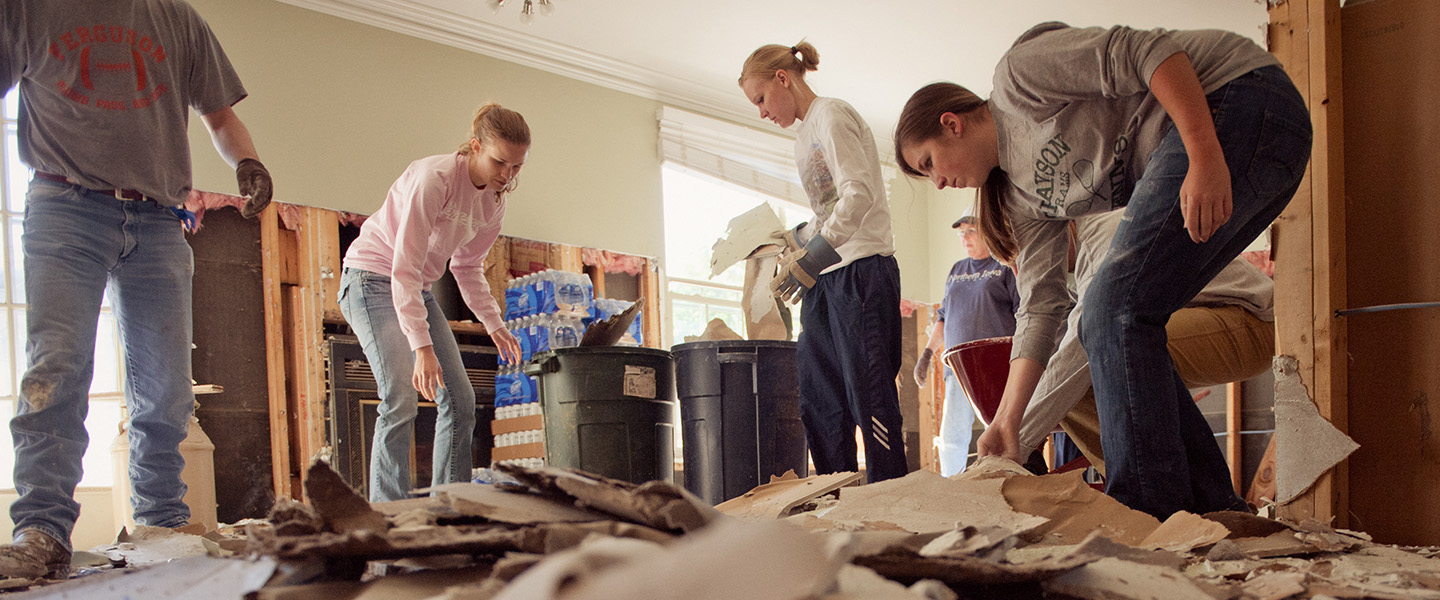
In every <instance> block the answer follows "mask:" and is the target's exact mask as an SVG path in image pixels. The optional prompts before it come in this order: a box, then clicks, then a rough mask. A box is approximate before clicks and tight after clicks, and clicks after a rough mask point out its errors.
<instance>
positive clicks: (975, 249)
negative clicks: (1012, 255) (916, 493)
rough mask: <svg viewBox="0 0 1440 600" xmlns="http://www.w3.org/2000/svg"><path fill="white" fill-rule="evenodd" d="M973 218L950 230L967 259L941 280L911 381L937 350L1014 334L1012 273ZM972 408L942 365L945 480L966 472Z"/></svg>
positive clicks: (924, 374) (924, 375) (923, 375)
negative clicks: (942, 286)
mask: <svg viewBox="0 0 1440 600" xmlns="http://www.w3.org/2000/svg"><path fill="white" fill-rule="evenodd" d="M977 225H978V222H977V220H976V219H975V217H968V216H967V217H961V218H960V220H959V221H956V222H955V224H954V225H953V227H954V228H955V230H956V231H957V232H959V234H960V239H961V240H962V241H963V242H964V244H965V254H966V255H967V258H964V259H961V260H959V261H957V262H956V263H955V266H953V267H951V268H950V276H949V277H948V278H946V280H945V300H944V301H943V302H942V303H941V304H940V311H939V312H938V313H936V317H937V318H936V323H935V326H934V327H933V328H931V330H930V341H929V343H927V344H925V349H924V350H923V351H921V353H920V359H919V360H917V361H915V383H917V384H920V385H922V386H923V385H925V380H926V379H928V378H929V375H930V365H931V363H932V362H933V361H934V359H935V352H936V351H938V350H940V349H942V348H948V347H952V346H957V345H960V344H963V343H965V342H969V341H974V340H983V339H986V338H992V337H1003V336H1008V335H1015V310H1016V309H1017V308H1018V307H1019V306H1020V291H1019V288H1017V287H1016V285H1015V272H1014V271H1012V270H1010V267H1007V266H1005V265H1003V264H1001V263H1000V261H997V260H995V257H993V256H990V247H989V246H986V245H985V240H983V239H981V238H980V232H979V229H978V227H977ZM974 422H975V409H974V408H973V407H972V406H971V405H970V399H969V398H966V397H965V390H963V389H961V388H960V380H959V379H958V378H957V377H956V376H955V371H952V370H951V369H950V367H949V366H948V365H947V366H946V367H945V410H944V416H943V417H941V419H940V474H941V475H944V476H946V477H949V476H951V475H954V474H956V473H960V472H962V471H964V470H965V464H966V460H967V459H968V458H969V455H970V434H971V428H972V427H973V425H974Z"/></svg>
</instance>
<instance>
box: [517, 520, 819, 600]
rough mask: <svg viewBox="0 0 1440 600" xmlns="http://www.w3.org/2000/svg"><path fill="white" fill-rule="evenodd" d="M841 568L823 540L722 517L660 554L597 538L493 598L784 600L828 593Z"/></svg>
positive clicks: (632, 543) (641, 544)
mask: <svg viewBox="0 0 1440 600" xmlns="http://www.w3.org/2000/svg"><path fill="white" fill-rule="evenodd" d="M838 567H839V565H837V564H834V563H832V562H831V561H830V560H829V558H828V557H827V556H826V554H825V548H824V544H823V540H822V538H820V537H818V536H814V535H811V534H808V533H806V532H804V531H801V530H799V529H797V528H795V527H792V526H790V525H787V524H785V523H781V522H778V521H760V522H751V521H734V520H725V521H721V522H719V523H716V524H715V525H714V526H713V527H709V528H706V529H705V530H704V531H701V532H699V533H696V534H694V535H690V536H687V537H686V538H684V539H683V540H680V541H678V542H676V543H675V544H674V545H672V546H670V547H668V548H666V549H663V550H662V549H661V548H660V547H659V546H655V545H653V544H646V543H644V542H638V541H634V540H617V539H613V538H611V539H603V538H602V539H595V540H588V541H586V542H585V543H583V544H581V546H580V547H578V548H576V549H573V550H571V551H567V552H565V553H561V554H557V555H555V556H553V557H551V558H550V559H547V560H545V561H543V562H541V563H540V564H538V565H536V566H535V567H534V568H532V569H530V570H529V571H527V572H525V574H523V575H521V576H520V577H518V578H516V579H515V581H514V582H512V583H511V585H510V586H509V587H508V588H506V589H505V590H504V592H502V593H501V594H500V595H499V596H497V597H496V599H495V600H510V599H522V598H523V599H526V600H545V599H549V598H557V597H560V592H561V590H562V588H563V592H564V593H563V597H564V598H565V599H566V600H612V599H613V600H630V599H633V598H686V599H687V600H712V599H713V600H721V599H727V600H728V599H731V598H747V599H756V600H789V599H792V598H806V597H811V596H813V595H815V594H817V593H819V592H822V591H824V590H826V589H828V588H829V587H830V586H831V585H832V584H833V583H834V579H835V572H836V570H837V569H838Z"/></svg>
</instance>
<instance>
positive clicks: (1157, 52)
mask: <svg viewBox="0 0 1440 600" xmlns="http://www.w3.org/2000/svg"><path fill="white" fill-rule="evenodd" d="M1310 142H1311V131H1310V118H1309V115H1308V113H1307V111H1306V107H1305V101H1304V99H1303V98H1302V97H1301V96H1300V94H1299V92H1298V91H1297V90H1296V89H1295V86H1294V84H1293V83H1291V82H1290V79H1289V77H1288V76H1287V75H1286V74H1285V72H1284V71H1283V70H1282V69H1281V68H1280V67H1279V64H1278V63H1277V61H1276V60H1275V58H1274V57H1273V56H1270V54H1268V53H1267V52H1265V50H1264V49H1262V48H1260V47H1259V46H1257V45H1255V43H1254V42H1251V41H1250V40H1247V39H1245V38H1243V37H1241V36H1239V35H1236V34H1233V33H1229V32H1223V31H1214V30H1202V31H1166V30H1153V31H1140V30H1135V29H1131V28H1128V27H1113V28H1109V29H1104V28H1087V29H1076V28H1071V27H1069V26H1066V25H1064V24H1062V23H1044V24H1041V25H1038V26H1036V27H1034V28H1031V29H1030V30H1029V31H1027V32H1025V33H1024V34H1023V35H1021V37H1020V38H1019V39H1018V40H1017V41H1016V42H1015V44H1014V45H1013V46H1012V47H1011V48H1010V50H1009V51H1007V52H1006V54H1005V55H1004V57H1002V58H1001V61H1000V64H999V65H998V66H997V67H996V69H995V79H994V91H993V93H992V95H991V97H990V99H988V100H985V99H981V98H979V97H978V96H976V95H975V94H973V93H971V92H970V91H969V90H966V89H964V88H962V87H960V86H958V85H955V84H946V83H940V84H931V85H929V86H926V87H924V88H921V90H920V91H918V92H916V93H915V94H914V95H913V96H911V98H910V100H909V102H907V104H906V107H905V110H904V111H903V113H902V115H901V118H900V123H899V125H898V126H897V128H896V135H895V150H896V157H897V160H899V162H900V163H901V168H902V169H904V170H905V171H906V172H907V173H909V174H911V175H914V176H917V177H929V178H930V179H931V180H932V181H934V182H935V184H936V185H937V186H938V187H941V188H944V187H952V186H953V187H973V188H979V189H980V191H981V194H980V195H981V202H980V209H981V210H980V217H981V228H982V231H983V232H984V233H985V237H986V239H987V241H988V242H989V243H990V247H991V250H992V251H993V252H994V253H995V254H996V255H997V256H1000V257H1002V258H1006V259H1013V260H1014V261H1015V263H1016V269H1015V270H1016V274H1017V276H1018V277H1019V283H1020V297H1021V310H1020V313H1019V316H1018V318H1017V322H1018V326H1017V330H1016V340H1015V342H1016V343H1015V349H1014V352H1013V354H1012V360H1011V368H1010V378H1009V380H1008V382H1007V385H1006V390H1005V393H1004V396H1003V397H1002V400H1001V411H1002V413H1006V414H1008V413H1010V412H1013V411H1019V412H1023V411H1024V408H1025V403H1026V402H1027V401H1028V400H1029V398H1030V396H1031V394H1032V392H1033V391H1034V389H1035V385H1036V383H1037V382H1038V380H1039V379H1040V375H1041V373H1042V372H1043V371H1044V368H1045V364H1046V360H1047V359H1048V358H1049V356H1050V354H1051V353H1052V352H1053V351H1054V349H1055V341H1056V340H1055V338H1056V332H1057V330H1058V326H1059V325H1060V323H1061V321H1062V320H1063V319H1064V318H1065V314H1066V311H1067V310H1068V309H1069V299H1068V291H1067V290H1066V287H1065V279H1064V275H1065V263H1066V260H1065V254H1066V248H1067V247H1068V244H1067V240H1066V235H1065V229H1066V226H1067V225H1066V221H1068V220H1072V219H1075V218H1078V217H1081V216H1084V215H1087V214H1093V213H1099V212H1105V211H1110V210H1116V209H1123V210H1124V211H1125V216H1124V220H1123V221H1122V223H1121V225H1120V227H1119V230H1118V231H1117V232H1116V234H1115V240H1114V242H1113V244H1112V246H1111V250H1110V253H1109V255H1108V256H1107V257H1106V259H1105V261H1104V262H1103V264H1101V265H1100V266H1099V268H1098V269H1097V271H1096V274H1095V278H1094V280H1093V281H1092V283H1091V284H1090V287H1089V289H1088V290H1087V292H1086V297H1085V299H1084V302H1085V313H1084V314H1083V315H1082V316H1081V318H1080V321H1079V335H1080V341H1081V344H1082V345H1083V346H1084V348H1085V351H1086V353H1087V355H1088V358H1089V362H1090V374H1091V378H1092V380H1093V385H1094V388H1095V397H1096V402H1097V404H1098V405H1099V411H1100V421H1101V425H1102V427H1101V437H1102V440H1103V443H1104V447H1105V452H1106V459H1107V462H1108V465H1107V466H1108V472H1107V478H1106V492H1107V493H1109V494H1110V495H1112V496H1114V497H1115V498H1116V499H1118V500H1120V501H1121V502H1123V503H1125V504H1126V505H1128V506H1130V507H1131V508H1135V509H1138V510H1142V511H1145V512H1147V513H1150V514H1152V515H1154V516H1156V517H1158V518H1161V519H1164V518H1166V517H1169V516H1170V515H1171V514H1172V513H1174V512H1176V511H1179V510H1188V511H1190V512H1195V513H1204V512H1210V511H1214V510H1226V509H1236V508H1244V507H1245V504H1244V502H1243V501H1242V500H1240V499H1239V498H1238V497H1236V496H1235V493H1234V490H1233V489H1231V486H1230V477H1229V470H1228V467H1227V466H1226V464H1225V459H1224V456H1223V454H1222V453H1221V452H1220V449H1219V447H1218V445H1217V444H1216V443H1215V440H1214V437H1213V436H1212V434H1211V432H1210V428H1209V426H1208V425H1207V424H1206V422H1205V419H1204V416H1203V415H1201V414H1200V411H1199V410H1198V409H1196V408H1195V403H1194V402H1192V401H1191V399H1190V395H1189V392H1188V390H1187V389H1186V387H1185V384H1184V382H1183V381H1182V380H1181V378H1180V376H1179V374H1178V373H1177V372H1176V370H1175V366H1174V364H1173V362H1172V360H1171V358H1170V355H1169V353H1168V352H1166V349H1165V342H1166V333H1165V323H1166V322H1167V321H1168V320H1169V318H1170V316H1171V315H1172V314H1173V313H1174V312H1175V311H1177V310H1179V309H1180V308H1181V307H1183V306H1184V305H1185V303H1186V302H1188V301H1190V299H1191V298H1193V297H1194V296H1195V295H1196V294H1197V293H1198V292H1199V291H1200V290H1201V289H1202V288H1203V287H1204V286H1205V284H1206V283H1208V282H1209V281H1210V280H1211V279H1213V278H1214V277H1215V275H1216V274H1217V273H1219V272H1220V271H1221V269H1223V268H1224V267H1225V266H1226V265H1227V264H1229V262H1230V261H1231V259H1233V258H1234V257H1235V256H1237V255H1238V254H1239V253H1240V252H1241V251H1242V250H1243V249H1244V248H1245V246H1246V245H1247V244H1249V242H1250V241H1251V240H1253V239H1255V237H1257V236H1258V235H1259V234H1260V233H1261V232H1262V231H1264V229H1265V228H1266V227H1268V226H1269V224H1270V222H1271V221H1273V220H1274V218H1275V217H1276V216H1277V215H1279V214H1280V211H1281V210H1282V209H1283V208H1284V207H1285V205H1286V204H1287V203H1288V202H1289V201H1290V198H1291V197H1292V196H1293V195H1294V192H1295V190H1296V188H1297V187H1298V186H1299V184H1300V180H1301V178H1302V176H1303V175H1304V172H1305V166H1306V163H1307V162H1308V161H1309V157H1310ZM1010 421H1012V419H1004V420H1002V419H1001V418H1000V415H999V414H997V419H996V423H997V424H998V423H1002V422H1010ZM1000 437H1004V438H1006V439H1010V440H1013V439H1014V437H1013V436H1000ZM1009 450H1010V449H1008V448H981V452H982V454H983V453H1000V454H1009Z"/></svg>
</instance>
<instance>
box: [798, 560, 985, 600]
mask: <svg viewBox="0 0 1440 600" xmlns="http://www.w3.org/2000/svg"><path fill="white" fill-rule="evenodd" d="M956 598H958V596H957V595H956V594H955V592H953V591H951V590H950V588H948V587H945V585H944V584H941V583H940V582H938V581H935V580H933V579H927V580H924V581H919V582H916V583H915V585H913V586H911V587H909V588H907V587H905V586H903V585H900V584H899V583H896V582H895V581H892V580H890V579H886V578H884V577H881V576H880V574H879V573H876V572H875V571H874V570H873V569H867V568H865V567H857V566H855V565H844V566H841V567H840V572H839V573H838V574H836V577H835V592H834V593H832V594H826V595H824V596H821V597H820V600H936V599H943V600H955V599H956Z"/></svg>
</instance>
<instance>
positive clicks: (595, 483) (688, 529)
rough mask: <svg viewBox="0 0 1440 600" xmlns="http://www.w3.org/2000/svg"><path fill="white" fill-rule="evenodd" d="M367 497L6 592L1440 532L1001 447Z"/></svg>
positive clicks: (886, 567) (1354, 572) (861, 593)
mask: <svg viewBox="0 0 1440 600" xmlns="http://www.w3.org/2000/svg"><path fill="white" fill-rule="evenodd" d="M507 472H508V473H509V474H510V475H511V476H513V477H514V478H515V479H516V480H517V481H518V484H514V485H510V486H490V485H478V484H454V485H449V486H443V487H442V488H437V489H436V490H435V494H434V495H433V496H429V497H424V498H417V499H413V500H406V501H402V502H390V503H384V504H375V505H371V504H369V503H367V502H365V501H364V500H363V499H362V498H360V497H359V496H358V495H355V494H354V492H352V491H350V489H349V488H347V487H345V485H344V484H343V483H342V482H341V481H340V479H339V477H338V476H336V475H335V474H334V473H333V472H332V471H330V470H329V468H328V467H326V466H324V465H323V464H317V465H315V466H314V467H312V468H311V471H310V472H309V474H308V478H307V482H306V492H307V497H308V498H309V503H308V504H301V503H296V502H285V503H282V504H281V505H279V506H277V507H276V509H275V510H274V511H273V512H272V514H271V515H270V518H269V519H266V520H260V521H254V522H250V523H243V524H240V525H238V526H233V527H229V528H222V531H220V532H211V533H210V534H207V535H206V536H203V537H202V536H194V535H186V534H178V533H174V532H171V531H169V530H150V529H142V530H140V531H137V532H135V533H134V534H133V535H130V536H129V537H128V539H126V540H122V541H120V542H117V543H116V544H114V545H111V546H107V547H102V548H98V549H96V552H95V553H83V554H78V555H77V576H76V577H74V578H73V579H71V580H69V581H64V582H32V581H20V580H0V590H7V591H9V593H7V594H6V598H7V600H8V599H14V600H19V599H22V598H85V599H87V600H88V599H98V598H137V597H139V598H147V599H150V598H203V599H204V600H215V599H217V598H242V597H243V598H254V599H257V600H292V599H300V598H327V599H333V598H338V599H362V598H363V599H366V600H371V599H384V600H399V599H409V598H415V599H420V598H434V599H447V600H450V599H453V600H459V599H476V600H480V599H501V600H504V599H512V598H515V599H519V598H523V599H527V600H534V599H547V598H556V599H560V598H563V599H587V600H589V599H609V598H615V599H620V598H626V599H630V598H683V599H685V600H701V599H709V598H715V599H720V598H747V599H775V600H781V599H810V598H820V599H840V598H878V599H891V598H893V599H896V600H900V599H921V598H928V599H936V600H941V599H950V598H1041V597H1046V598H1093V599H1137V600H1138V599H1152V598H1153V599H1163V600H1186V599H1191V598H1193V599H1196V600H1205V599H1227V600H1228V599H1241V598H1245V599H1250V598H1254V599H1265V600H1279V599H1282V598H1337V599H1338V598H1381V599H1388V598H1396V599H1400V598H1405V599H1412V598H1419V599H1426V598H1434V599H1437V600H1440V549H1436V548H1400V547H1394V546H1386V545H1382V544H1376V543H1374V542H1372V541H1371V540H1370V539H1369V538H1368V536H1366V535H1365V534H1363V533H1359V532H1351V531H1344V530H1335V529H1332V528H1330V527H1328V526H1327V525H1325V524H1322V523H1317V522H1306V523H1285V522H1280V521H1274V520H1270V519H1264V518H1260V517H1257V516H1255V515H1250V514H1245V513H1214V514H1209V515H1192V514H1189V513H1179V514H1177V515H1175V516H1173V517H1171V518H1170V519H1169V520H1167V521H1165V522H1164V523H1161V522H1159V521H1156V520H1155V519H1154V518H1152V517H1149V516H1148V515H1144V514H1142V513H1138V512H1135V511H1132V510H1129V509H1128V508H1125V507H1124V506H1122V505H1120V504H1119V503H1117V502H1115V501H1114V500H1111V499H1110V498H1108V497H1106V496H1105V495H1104V494H1101V493H1100V492H1097V491H1095V490H1093V489H1091V488H1090V487H1089V486H1086V485H1084V483H1083V482H1081V481H1080V479H1079V476H1078V474H1065V475H1047V476H1041V477H1036V476H1032V475H1029V474H1028V473H1024V472H1023V471H1022V470H1021V469H1019V468H1018V466H1017V465H1014V464H1013V463H1005V462H1004V461H998V460H989V461H986V462H984V463H981V464H980V465H977V468H973V469H971V470H970V471H967V472H966V474H965V475H963V476H961V477H959V478H954V479H945V478H941V477H940V476H938V475H935V474H933V473H929V472H924V471H922V472H917V473H912V474H910V475H909V476H907V477H904V478H901V479H897V480H892V481H888V482H883V483H878V484H873V485H866V486H854V485H852V484H853V483H854V482H855V481H856V480H857V479H858V476H857V475H855V474H843V473H842V474H836V475H829V476H821V477H812V478H808V479H794V478H790V479H781V480H776V481H772V482H771V483H770V484H767V485H764V486H760V487H758V488H756V489H755V490H752V491H751V492H750V493H748V494H746V495H744V496H742V497H740V498H736V499H734V500H731V501H729V502H727V503H725V504H722V505H720V506H719V507H715V508H712V507H710V506H708V505H706V504H704V503H703V502H701V501H699V500H697V499H696V498H694V497H693V496H691V495H689V494H687V493H685V492H684V491H683V490H681V489H680V488H679V487H677V486H674V485H671V484H665V483H659V482H656V483H650V484H645V485H639V486H637V485H634V484H629V483H624V482H618V481H613V480H606V479H603V478H596V477H592V476H588V475H585V474H582V473H578V472H574V471H566V470H559V469H542V470H527V469H507Z"/></svg>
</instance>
